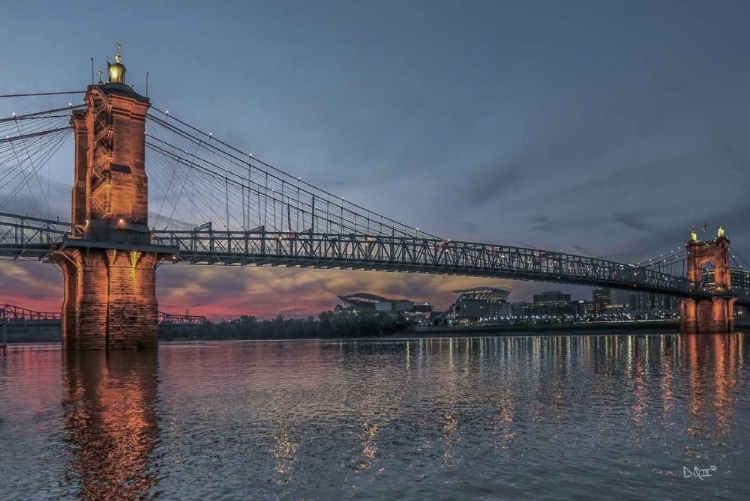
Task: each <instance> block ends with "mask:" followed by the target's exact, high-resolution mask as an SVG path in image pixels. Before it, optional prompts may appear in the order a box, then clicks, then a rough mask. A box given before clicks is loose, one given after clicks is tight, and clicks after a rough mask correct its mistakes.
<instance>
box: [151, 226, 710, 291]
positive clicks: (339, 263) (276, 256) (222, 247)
mask: <svg viewBox="0 0 750 501" xmlns="http://www.w3.org/2000/svg"><path fill="white" fill-rule="evenodd" d="M152 241H153V243H154V244H158V245H169V246H173V247H178V248H179V255H176V256H174V257H173V262H181V261H185V262H188V263H192V264H213V263H222V264H242V265H255V266H279V265H284V266H298V267H316V268H344V269H373V270H386V271H406V272H416V273H420V272H421V273H432V274H455V275H471V276H479V277H496V278H515V279H521V280H534V279H543V280H548V281H558V282H568V283H583V284H602V285H619V286H628V287H636V288H637V287H641V288H646V289H654V290H656V289H658V290H660V291H664V292H667V291H672V292H679V293H681V294H683V295H686V294H696V293H697V294H699V295H710V294H711V292H710V291H708V290H705V289H704V288H703V286H702V285H701V284H692V283H689V282H688V281H687V279H686V278H684V277H676V276H673V275H668V274H665V273H660V272H658V271H655V270H652V269H648V268H646V267H637V266H635V265H627V264H622V263H616V262H612V261H607V260H602V259H595V258H590V257H585V256H576V255H571V254H565V253H560V252H551V251H545V250H539V249H528V248H521V247H510V246H500V245H492V244H483V243H475V242H461V241H452V240H440V239H428V238H409V237H388V236H382V235H375V236H373V235H364V234H341V235H330V234H320V233H312V232H306V233H286V232H266V231H262V230H261V231H244V232H243V231H207V230H200V231H199V230H192V231H167V230H165V231H154V232H152Z"/></svg>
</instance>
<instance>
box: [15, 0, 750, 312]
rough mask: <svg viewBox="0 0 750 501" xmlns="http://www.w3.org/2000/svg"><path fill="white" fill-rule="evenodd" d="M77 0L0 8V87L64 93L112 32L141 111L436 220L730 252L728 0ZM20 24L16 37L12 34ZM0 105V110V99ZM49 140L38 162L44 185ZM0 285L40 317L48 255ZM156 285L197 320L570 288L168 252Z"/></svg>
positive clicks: (101, 52)
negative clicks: (708, 243) (623, 4)
mask: <svg viewBox="0 0 750 501" xmlns="http://www.w3.org/2000/svg"><path fill="white" fill-rule="evenodd" d="M84 5H86V3H85V2H81V3H79V7H82V8H80V9H78V10H73V11H71V10H70V9H69V8H68V7H65V8H63V7H61V6H58V5H56V4H53V3H49V4H47V5H46V6H45V8H44V9H41V8H40V7H39V6H38V5H12V6H10V7H9V8H8V13H7V16H6V18H7V19H8V22H9V28H8V29H6V30H5V32H4V33H3V34H0V40H2V41H3V44H4V46H6V47H9V50H8V51H6V52H5V53H4V54H3V55H0V62H2V64H3V67H4V68H5V69H6V71H7V73H6V74H7V75H9V76H8V77H6V79H5V81H4V82H2V83H0V93H13V92H33V91H40V92H42V91H57V90H83V89H84V88H85V86H86V84H88V83H89V80H90V72H91V71H90V59H89V57H90V56H91V55H94V57H95V63H96V67H97V69H98V68H101V67H102V66H103V65H104V61H105V58H106V57H107V56H109V57H110V58H112V56H113V52H114V51H113V47H112V45H113V44H114V43H115V42H121V43H122V46H123V49H122V52H123V57H124V62H125V63H126V65H127V67H128V74H127V78H128V82H130V83H133V84H134V85H135V88H136V90H138V91H139V92H145V74H146V72H147V71H148V72H149V73H150V77H149V96H150V97H151V98H152V100H153V101H154V103H155V104H156V105H157V106H159V107H160V108H162V109H169V110H172V112H173V113H174V114H175V115H176V116H180V117H181V118H183V119H185V120H187V121H189V122H190V123H193V124H195V125H199V126H200V127H202V128H204V129H206V130H211V131H213V134H215V135H216V137H221V138H223V139H226V140H227V141H229V142H231V143H232V144H234V145H236V146H238V147H240V148H242V149H244V150H246V151H250V152H253V153H254V154H256V155H257V156H258V157H260V158H263V159H264V160H266V161H268V162H269V163H271V164H273V165H277V166H278V167H280V168H282V169H284V170H286V171H288V172H289V173H291V174H297V175H299V176H301V177H302V178H303V179H305V180H306V181H309V182H311V183H313V184H316V185H318V186H321V187H323V188H326V189H328V190H330V191H332V192H334V193H336V194H341V196H345V197H346V198H347V200H353V201H356V202H357V203H359V204H360V205H363V206H365V207H368V208H370V209H373V210H376V211H379V212H381V213H385V214H386V215H388V216H390V217H393V218H394V219H396V220H399V221H401V222H404V223H407V224H411V225H413V226H416V227H420V228H422V229H425V230H427V231H429V232H431V233H433V234H436V235H441V236H442V235H444V236H446V237H448V238H454V239H463V240H471V241H486V242H492V243H500V244H506V245H520V246H528V247H538V248H547V249H551V250H557V251H564V252H571V253H575V254H584V255H590V256H593V257H602V258H608V259H617V260H622V261H628V262H634V261H638V260H640V259H643V258H647V257H653V256H655V255H658V254H660V253H662V252H666V251H669V250H671V249H673V248H675V247H678V246H679V245H681V244H684V242H685V241H686V240H687V238H688V233H689V231H690V228H691V227H693V226H694V227H696V228H700V227H701V226H703V224H708V226H709V228H710V231H711V232H715V231H716V228H717V227H718V225H719V223H723V224H724V227H725V228H726V229H727V234H728V236H729V238H730V239H732V244H733V247H735V248H737V249H740V250H742V249H746V248H748V245H749V244H750V231H748V230H750V223H748V222H746V221H745V218H743V217H742V216H743V212H744V213H745V214H746V213H747V209H748V208H750V207H749V206H748V202H747V195H748V194H750V177H749V176H748V173H747V169H746V168H745V167H744V163H745V160H746V159H747V158H748V154H749V153H750V151H749V150H748V147H747V146H746V145H745V144H744V143H743V141H742V140H741V138H742V137H743V136H744V135H746V134H747V132H748V130H747V129H748V124H747V121H746V120H744V121H743V118H744V117H746V116H748V113H747V111H748V108H750V101H749V100H748V98H747V97H746V96H745V95H744V89H745V88H746V87H747V83H750V82H749V80H750V74H748V72H747V71H746V70H744V67H743V65H742V61H743V59H742V57H743V53H745V52H746V50H747V49H748V45H750V44H749V43H748V42H749V40H748V37H747V35H743V36H738V35H737V31H735V30H741V25H742V16H740V15H736V14H738V13H737V12H732V9H733V6H730V5H726V6H724V7H723V8H713V9H708V8H704V7H703V6H702V5H701V4H700V3H692V4H691V3H680V4H669V3H664V4H659V5H657V6H654V5H650V4H647V3H644V4H642V5H641V6H640V7H637V8H635V9H631V10H628V11H627V12H621V11H620V10H619V9H618V8H617V7H613V6H601V5H599V4H596V3H579V4H576V5H575V6H573V7H571V8H562V7H561V6H559V5H554V4H552V3H540V4H535V5H525V6H520V5H503V6H502V7H499V6H495V5H493V4H490V3H481V2H477V3H476V4H473V8H471V9H468V10H466V9H462V8H461V7H460V6H459V5H458V4H451V3H444V4H442V5H441V6H440V7H441V8H439V9H434V8H430V6H431V5H432V4H427V3H418V2H414V3H410V4H409V5H406V6H404V5H400V4H388V3H382V4H378V5H359V6H357V7H350V6H348V5H347V4H346V3H339V2H326V3H324V4H321V5H319V6H316V7H312V6H309V5H306V4H304V3H302V2H287V3H283V4H282V3H279V4H274V5H271V4H267V3H256V4H254V5H253V6H252V8H248V10H247V11H239V12H237V11H236V9H232V10H231V11H230V10H224V9H222V8H221V7H218V8H216V9H215V10H212V16H207V17H206V16H204V17H201V15H200V14H201V12H204V11H203V8H201V7H200V6H199V5H198V4H191V3H180V4H179V6H180V9H177V4H172V5H169V4H168V3H165V4H162V5H160V6H149V7H147V6H146V4H143V7H142V9H141V10H138V9H132V6H129V7H128V8H125V7H117V6H115V7H113V8H112V9H108V15H107V17H106V19H108V20H112V19H114V20H115V21H114V22H109V21H107V22H105V17H104V16H101V15H99V14H93V13H92V12H98V9H90V8H88V9H87V8H83V7H84ZM58 9H59V10H58ZM71 12H72V13H71ZM43 13H46V14H45V15H44V16H42V14H43ZM146 13H147V14H148V15H147V16H145V14H146ZM142 15H144V16H145V17H143V18H142ZM74 16H75V17H74ZM250 18H252V19H253V22H252V23H247V24H245V23H246V22H247V20H248V19H250ZM28 19H39V22H38V23H36V24H35V25H34V26H31V27H29V26H26V25H25V24H24V23H23V21H24V20H28ZM51 19H55V21H54V22H52V21H50V20H51ZM73 19H76V20H78V21H79V22H84V23H85V24H86V25H87V26H90V27H91V30H90V31H88V32H87V36H84V37H81V36H80V34H78V35H76V33H74V31H73V30H70V29H69V28H68V29H66V23H65V22H64V21H65V20H70V21H71V22H72V20H73ZM614 20H616V21H617V23H616V25H617V26H616V28H617V29H610V28H612V26H613V24H615V23H613V21H614ZM135 23H138V29H137V30H132V29H129V28H128V27H129V26H133V25H134V24H135ZM717 25H722V26H724V27H725V29H723V30H718V31H717V28H716V26H717ZM227 26H229V27H230V28H231V29H227V28H226V27H227ZM245 26H251V27H252V29H248V30H244V29H242V28H244V27H245ZM654 27H659V28H660V29H654ZM222 28H225V29H222ZM20 30H24V31H23V32H22V31H20ZM29 30H31V32H32V33H29V32H28V31H29ZM36 30H38V31H36ZM458 32H460V33H461V34H462V36H461V37H460V38H452V37H451V34H456V33H458ZM35 34H36V38H34V35H35ZM219 34H220V35H221V36H219ZM22 36H23V37H29V36H30V37H31V38H32V39H34V42H33V43H28V44H26V45H23V46H21V45H19V44H18V43H17V40H18V39H20V38H21V37H22ZM50 40H54V41H55V43H54V44H49V43H44V44H42V43H41V41H50ZM561 40H562V42H561ZM594 41H595V42H596V43H592V42H594ZM698 49H699V50H698ZM561 57H564V59H565V62H566V64H565V65H560V64H557V61H559V58H561ZM30 61H35V62H38V64H34V65H29V62H30ZM79 97H80V95H79ZM63 99H64V100H66V101H67V100H68V97H64V98H63ZM59 101H60V100H59V99H57V100H55V99H53V98H43V99H42V100H40V101H36V103H44V102H49V103H58V102H59ZM66 104H67V103H66ZM9 106H12V105H11V104H8V103H7V102H5V101H2V102H0V107H1V108H0V114H2V115H4V116H8V115H10V112H12V111H16V110H11V109H9ZM42 107H43V106H42ZM18 111H23V110H18ZM70 146H71V145H70V144H68V145H67V147H66V148H67V149H63V150H62V151H61V152H60V153H58V155H57V156H56V157H55V159H54V161H53V162H51V165H50V168H49V174H48V175H47V180H48V182H49V183H50V184H51V185H52V186H53V187H54V186H57V187H58V188H57V189H56V192H59V193H60V195H61V197H64V196H68V197H69V194H70V183H71V182H72V153H70V152H72V148H71V147H70ZM66 151H67V153H66ZM706 181H709V182H706ZM711 181H713V182H711ZM66 183H67V185H66ZM53 191H55V189H53ZM384 193H385V194H387V198H386V196H384V195H383V194H384ZM696 199H698V201H699V202H700V203H696V204H693V203H691V202H694V201H695V200H696ZM60 206H61V207H69V205H67V204H66V203H60ZM6 210H7V208H6ZM67 210H68V211H69V209H67ZM61 211H62V213H61V214H60V217H61V219H68V218H66V217H65V216H66V213H65V212H64V211H63V210H62V209H61ZM709 236H710V235H709ZM0 280H2V282H3V283H7V284H13V290H12V292H9V291H8V290H7V289H6V290H5V291H3V292H2V293H0V302H10V303H19V306H24V307H31V308H34V309H40V310H47V309H54V308H56V307H58V308H59V304H60V301H61V287H60V284H61V282H62V280H61V277H60V275H59V273H58V272H57V271H56V270H55V269H54V268H53V267H52V266H49V265H41V264H38V263H29V264H24V265H21V266H19V264H18V263H13V264H6V263H0ZM158 284H159V285H158V297H159V301H160V308H161V309H163V310H169V311H171V310H177V311H180V310H184V309H186V308H189V309H190V310H191V313H195V314H202V315H207V316H210V317H212V318H221V317H222V316H225V317H230V316H238V315H240V314H247V313H250V314H257V315H259V316H263V315H265V316H272V315H275V314H277V313H281V314H285V315H287V316H291V315H290V314H291V312H292V311H298V312H299V313H300V314H314V313H317V312H318V311H321V310H324V309H331V307H332V305H333V303H334V302H335V297H336V296H337V295H338V294H344V293H350V292H357V291H367V292H373V293H378V294H382V295H384V296H396V297H400V296H403V297H409V298H410V299H414V300H416V301H429V302H434V303H435V304H436V305H437V306H438V308H439V307H440V305H441V304H443V303H444V306H447V304H450V301H451V300H452V299H453V294H452V291H454V290H456V289H462V288H469V287H473V286H476V285H487V286H509V287H510V288H511V289H513V296H514V297H513V299H514V300H519V299H524V298H526V299H528V298H530V297H531V296H532V295H533V294H534V293H535V292H538V291H540V290H549V289H550V288H554V289H558V288H559V289H562V290H564V291H568V292H572V293H573V296H574V298H576V297H582V296H589V295H590V293H589V292H588V288H572V287H571V286H562V285H553V286H551V285H550V284H535V283H530V282H510V281H505V280H478V279H472V278H455V277H450V278H449V277H431V276H427V275H422V276H419V275H411V274H410V275H402V274H376V273H365V272H344V271H337V272H332V271H324V270H293V269H242V270H241V271H239V272H238V270H237V269H236V268H219V269H217V268H216V267H206V268H201V267H187V266H180V267H179V268H177V267H170V266H164V267H162V268H161V269H160V270H159V282H158ZM327 295H328V296H327ZM516 295H517V296H518V297H515V296H516ZM329 296H330V297H329ZM587 298H588V297H587Z"/></svg>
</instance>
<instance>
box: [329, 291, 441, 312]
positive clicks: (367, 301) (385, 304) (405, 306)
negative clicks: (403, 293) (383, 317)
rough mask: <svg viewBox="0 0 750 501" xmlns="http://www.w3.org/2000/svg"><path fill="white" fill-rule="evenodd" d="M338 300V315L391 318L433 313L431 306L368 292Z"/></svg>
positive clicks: (341, 297)
mask: <svg viewBox="0 0 750 501" xmlns="http://www.w3.org/2000/svg"><path fill="white" fill-rule="evenodd" d="M338 298H339V300H340V301H341V303H342V304H339V305H336V306H337V307H336V308H335V309H334V313H337V314H344V313H353V314H356V313H387V314H389V315H391V316H398V315H412V316H427V315H429V314H430V313H431V312H432V305H431V304H427V303H423V304H415V303H414V301H411V300H409V299H388V298H385V297H382V296H377V295H375V294H369V293H367V292H357V293H354V294H344V295H341V296H339V297H338ZM342 305H343V306H342Z"/></svg>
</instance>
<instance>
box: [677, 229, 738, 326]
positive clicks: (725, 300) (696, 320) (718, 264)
mask: <svg viewBox="0 0 750 501" xmlns="http://www.w3.org/2000/svg"><path fill="white" fill-rule="evenodd" d="M729 244H730V242H729V239H728V238H727V237H726V235H725V234H724V228H723V227H721V226H719V231H718V234H717V236H716V238H715V239H714V240H712V241H709V242H702V241H700V240H698V237H697V235H696V233H695V231H693V232H692V234H691V238H690V241H689V242H688V243H687V244H686V249H687V279H688V283H689V284H690V287H692V288H694V289H696V290H698V289H700V288H701V287H702V286H703V285H702V284H703V267H704V266H705V265H707V264H711V265H712V266H713V274H714V285H713V292H714V293H715V295H714V296H713V297H711V298H705V299H692V298H691V299H684V300H683V301H682V303H681V304H680V330H681V331H682V332H683V333H690V334H695V333H714V332H715V333H726V332H733V331H734V302H735V301H736V298H735V297H733V296H732V294H731V290H732V283H731V273H730V271H729Z"/></svg>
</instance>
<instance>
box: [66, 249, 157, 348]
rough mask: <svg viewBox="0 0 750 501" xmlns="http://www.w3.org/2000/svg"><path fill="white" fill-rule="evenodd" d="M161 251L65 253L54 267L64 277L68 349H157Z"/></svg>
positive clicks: (102, 250)
mask: <svg viewBox="0 0 750 501" xmlns="http://www.w3.org/2000/svg"><path fill="white" fill-rule="evenodd" d="M161 258H162V256H161V255H160V254H159V253H158V252H142V251H134V250H117V249H106V248H87V247H81V248H76V247H72V248H66V249H63V250H61V251H58V252H57V253H56V254H55V255H54V256H53V260H54V262H55V263H56V264H57V265H58V266H59V267H60V269H61V270H62V272H63V277H64V291H65V293H64V297H63V305H62V344H63V348H64V349H72V350H100V349H135V348H141V349H143V348H156V347H157V333H158V316H159V311H158V310H159V306H158V303H157V300H156V265H157V264H158V263H159V261H160V260H161Z"/></svg>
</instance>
